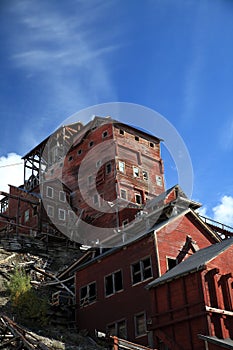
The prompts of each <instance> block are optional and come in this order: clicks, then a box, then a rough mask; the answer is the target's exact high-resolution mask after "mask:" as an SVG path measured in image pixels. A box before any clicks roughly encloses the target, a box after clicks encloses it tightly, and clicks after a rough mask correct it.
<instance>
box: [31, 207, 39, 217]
mask: <svg viewBox="0 0 233 350" xmlns="http://www.w3.org/2000/svg"><path fill="white" fill-rule="evenodd" d="M32 208H33V212H32V213H33V216H34V215H37V213H38V210H37V205H33V207H32Z"/></svg>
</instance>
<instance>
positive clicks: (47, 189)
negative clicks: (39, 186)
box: [46, 186, 54, 198]
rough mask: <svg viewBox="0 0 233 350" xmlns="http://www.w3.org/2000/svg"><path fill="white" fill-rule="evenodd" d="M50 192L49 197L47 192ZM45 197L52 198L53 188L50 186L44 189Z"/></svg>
mask: <svg viewBox="0 0 233 350" xmlns="http://www.w3.org/2000/svg"><path fill="white" fill-rule="evenodd" d="M50 190H51V193H52V194H51V196H50V195H49V191H50ZM46 197H48V198H53V197H54V188H53V187H51V186H47V187H46Z"/></svg>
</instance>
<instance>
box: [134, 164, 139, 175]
mask: <svg viewBox="0 0 233 350" xmlns="http://www.w3.org/2000/svg"><path fill="white" fill-rule="evenodd" d="M133 176H134V177H139V169H138V168H137V167H135V166H134V167H133Z"/></svg>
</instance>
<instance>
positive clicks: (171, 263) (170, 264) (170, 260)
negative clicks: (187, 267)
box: [167, 258, 176, 270]
mask: <svg viewBox="0 0 233 350" xmlns="http://www.w3.org/2000/svg"><path fill="white" fill-rule="evenodd" d="M175 266H176V258H167V269H168V270H171V269H172V268H173V267H175Z"/></svg>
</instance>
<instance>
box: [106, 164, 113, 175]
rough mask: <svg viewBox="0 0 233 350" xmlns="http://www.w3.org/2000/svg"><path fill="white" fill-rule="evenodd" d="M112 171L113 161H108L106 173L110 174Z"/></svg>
mask: <svg viewBox="0 0 233 350" xmlns="http://www.w3.org/2000/svg"><path fill="white" fill-rule="evenodd" d="M111 171H112V164H111V163H107V164H106V168H105V172H106V174H110V173H111Z"/></svg>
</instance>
